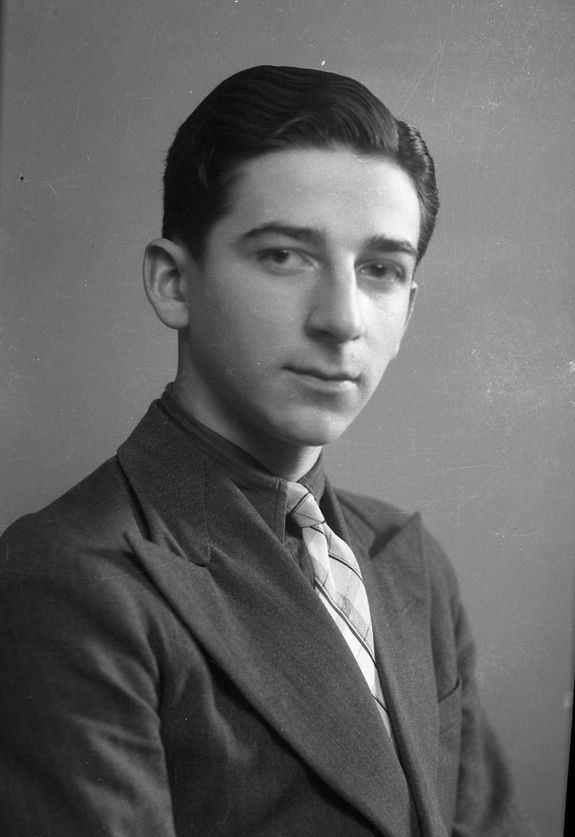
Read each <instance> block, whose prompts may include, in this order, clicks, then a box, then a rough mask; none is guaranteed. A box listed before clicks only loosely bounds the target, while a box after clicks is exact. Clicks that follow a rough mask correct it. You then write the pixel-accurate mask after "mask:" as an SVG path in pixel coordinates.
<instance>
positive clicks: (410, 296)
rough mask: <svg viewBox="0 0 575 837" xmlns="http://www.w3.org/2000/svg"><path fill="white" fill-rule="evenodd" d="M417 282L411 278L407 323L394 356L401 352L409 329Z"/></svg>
mask: <svg viewBox="0 0 575 837" xmlns="http://www.w3.org/2000/svg"><path fill="white" fill-rule="evenodd" d="M417 288H418V285H417V283H416V282H415V281H414V280H413V279H412V280H411V288H410V289H409V303H408V307H407V314H406V315H405V325H404V326H403V331H402V332H401V337H400V338H399V340H398V341H397V345H396V347H395V352H394V355H393V356H394V357H397V353H398V352H399V347H400V346H401V341H402V340H403V335H404V334H405V332H406V331H407V326H408V325H409V321H410V320H411V315H412V314H413V308H414V305H415V297H416V296H417Z"/></svg>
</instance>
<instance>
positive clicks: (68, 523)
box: [0, 457, 144, 584]
mask: <svg viewBox="0 0 575 837" xmlns="http://www.w3.org/2000/svg"><path fill="white" fill-rule="evenodd" d="M143 526H144V524H143V522H142V519H141V515H140V513H139V511H138V506H137V501H136V500H135V499H134V498H133V496H132V493H131V489H130V486H129V484H128V483H127V481H126V479H125V477H124V475H123V473H122V470H121V468H120V466H119V465H118V462H117V460H116V458H115V457H113V458H112V459H109V460H108V461H107V462H105V463H104V464H103V465H101V466H100V467H99V468H98V469H97V470H96V471H94V472H93V473H92V474H90V475H89V476H88V477H86V478H85V479H84V480H82V481H81V482H80V483H78V484H77V485H76V486H74V487H73V488H71V489H70V490H69V491H67V492H66V493H65V494H63V495H62V496H61V497H59V498H58V499H57V500H55V501H54V502H52V503H50V505H48V506H46V507H45V508H44V509H41V510H40V511H38V512H34V513H32V514H28V515H25V516H24V517H21V518H20V519H19V520H17V521H15V522H14V523H13V524H12V525H11V526H9V527H8V529H7V530H6V532H5V533H4V535H3V536H2V537H1V538H0V574H1V576H2V578H3V583H4V584H9V583H14V584H20V583H21V582H22V580H23V579H24V578H25V579H26V580H27V583H28V584H29V583H31V582H32V580H33V579H40V578H43V579H44V580H45V581H46V582H48V581H49V580H50V579H51V580H52V581H55V580H59V582H62V580H63V579H64V577H67V578H71V577H72V578H73V577H76V578H78V579H79V578H80V577H84V578H85V577H86V576H88V577H89V576H90V573H91V572H94V573H95V574H96V573H97V572H100V571H101V570H97V569H96V568H102V570H103V568H104V567H106V566H107V567H108V569H109V568H110V564H113V565H114V566H116V567H117V566H119V565H125V567H126V569H128V571H129V563H130V562H129V561H127V560H126V558H127V555H126V553H127V552H128V551H129V547H128V544H127V542H126V538H125V533H126V532H127V531H128V532H130V531H132V532H135V531H140V532H142V527H143Z"/></svg>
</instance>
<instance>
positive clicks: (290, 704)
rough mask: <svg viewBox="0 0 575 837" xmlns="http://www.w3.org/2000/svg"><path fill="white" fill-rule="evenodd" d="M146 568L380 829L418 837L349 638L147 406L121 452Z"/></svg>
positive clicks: (250, 513)
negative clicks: (140, 525) (142, 529)
mask: <svg viewBox="0 0 575 837" xmlns="http://www.w3.org/2000/svg"><path fill="white" fill-rule="evenodd" d="M118 455H119V460H120V462H121V464H122V467H123V469H124V471H125V473H126V475H127V477H128V480H129V482H130V484H131V486H132V489H133V490H134V492H135V494H136V496H137V498H138V501H139V504H140V506H141V508H142V509H143V511H144V516H145V521H146V526H147V527H148V529H149V536H146V537H143V536H142V535H141V534H139V533H138V534H136V533H131V534H130V535H129V538H130V542H131V545H132V548H133V549H134V551H135V553H136V554H137V556H138V557H139V559H140V561H141V563H142V564H143V565H144V566H145V569H146V571H147V572H148V574H149V575H150V576H151V578H152V579H153V580H154V582H155V584H156V585H157V587H158V588H159V589H160V590H161V591H162V593H163V594H164V596H165V597H166V599H167V600H168V601H169V602H170V604H171V606H172V607H173V609H174V610H175V611H176V612H177V613H178V614H179V617H180V619H181V620H182V622H184V623H185V624H186V625H187V626H188V628H189V630H190V632H191V633H192V634H193V636H194V638H195V639H196V641H197V642H198V644H199V645H200V646H202V647H203V648H204V649H205V651H206V653H207V654H208V655H209V656H210V657H211V658H212V659H213V660H214V661H215V662H216V663H217V665H218V666H220V667H221V668H222V669H223V670H225V671H226V673H227V674H228V676H229V677H230V678H231V679H232V680H233V681H234V682H235V684H236V685H237V687H238V688H239V689H241V691H242V692H243V693H244V695H245V696H246V698H247V699H248V700H249V701H250V702H251V703H252V705H253V706H254V708H255V709H256V710H257V711H258V712H259V713H260V714H261V716H262V717H263V718H264V719H265V720H266V721H267V722H268V723H269V724H270V725H272V726H273V727H274V728H275V729H276V731H277V732H278V733H279V734H280V735H281V736H282V737H283V738H284V739H285V740H286V741H287V742H289V744H290V745H291V746H292V747H293V749H294V750H295V751H296V752H297V753H299V755H300V756H301V758H302V759H304V760H305V761H306V762H307V764H308V765H309V766H310V767H311V768H312V769H314V770H315V771H316V772H317V774H318V775H320V776H321V777H322V778H323V779H324V781H326V782H327V783H328V784H329V785H331V786H332V787H333V788H334V789H335V790H336V791H337V792H338V793H339V794H340V795H341V796H342V798H344V799H346V800H347V801H348V802H349V803H350V804H352V805H354V806H355V807H356V808H357V809H358V810H359V811H361V812H362V814H363V815H364V816H365V817H367V818H368V819H369V820H371V822H372V823H373V824H374V825H375V826H376V827H378V828H379V829H380V830H381V832H382V833H383V834H389V835H397V834H411V833H414V831H413V829H414V826H413V809H412V807H411V802H410V797H409V792H408V789H407V784H406V779H405V776H404V774H403V771H402V770H401V767H400V765H399V762H398V760H397V757H396V755H395V753H394V752H393V748H392V746H391V743H390V742H389V741H388V740H387V739H386V737H385V733H383V732H382V726H381V720H380V718H379V715H378V712H377V709H376V708H375V706H374V703H373V700H372V698H371V696H370V695H369V693H368V691H367V689H366V688H365V684H364V683H363V680H362V677H361V674H360V673H359V670H358V668H357V666H356V664H355V661H354V660H353V658H352V656H351V654H350V652H349V650H348V648H347V645H346V644H345V641H344V640H343V638H342V637H341V635H340V634H339V631H337V629H336V628H335V626H334V625H333V622H332V620H331V619H330V617H329V615H328V614H327V612H326V611H325V609H324V608H323V607H322V605H321V603H320V602H319V600H318V599H317V597H316V595H315V593H314V591H313V590H312V588H311V586H310V585H309V584H308V582H307V581H306V580H305V578H304V576H303V574H302V573H301V572H299V570H298V569H297V567H295V565H293V563H292V561H291V559H290V558H289V556H288V555H287V553H286V552H285V550H284V549H283V547H282V545H281V544H280V542H279V540H278V539H277V538H276V536H275V535H274V533H273V532H272V531H271V530H270V529H269V528H268V526H267V525H266V524H265V523H264V522H263V521H262V519H261V517H260V516H259V515H258V513H257V512H256V511H255V509H253V507H252V506H251V504H250V503H249V502H248V501H247V500H246V499H245V497H244V496H243V495H242V494H241V492H240V491H239V490H238V489H237V488H236V487H235V485H234V484H233V482H232V481H231V480H230V479H228V478H227V476H226V475H225V473H223V472H222V470H221V469H220V468H219V467H218V466H217V465H216V464H214V463H213V461H211V460H210V459H208V458H206V457H204V456H203V455H202V454H201V453H200V452H199V451H198V450H197V449H196V447H195V446H194V445H193V444H192V443H191V442H190V440H189V437H188V436H187V435H186V434H185V433H184V432H183V431H180V430H179V428H177V427H176V426H175V425H173V423H172V422H170V421H168V420H167V418H165V417H164V416H163V414H162V413H161V412H160V411H159V410H158V408H157V407H156V408H155V411H154V407H152V410H151V412H150V413H149V414H148V416H147V417H146V418H145V419H144V420H143V422H142V423H141V424H140V426H139V427H138V428H137V429H136V431H135V432H134V434H133V435H132V436H131V437H130V439H129V440H128V442H126V443H125V444H124V445H123V446H122V448H121V449H120V451H119V454H118Z"/></svg>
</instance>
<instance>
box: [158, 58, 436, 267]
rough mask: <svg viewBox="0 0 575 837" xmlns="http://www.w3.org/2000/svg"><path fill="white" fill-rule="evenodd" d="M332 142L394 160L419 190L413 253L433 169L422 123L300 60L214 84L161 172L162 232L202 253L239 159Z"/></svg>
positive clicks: (431, 191) (431, 193)
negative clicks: (410, 122)
mask: <svg viewBox="0 0 575 837" xmlns="http://www.w3.org/2000/svg"><path fill="white" fill-rule="evenodd" d="M339 145H343V146H346V147H349V148H351V149H353V150H355V151H358V152H361V153H365V154H368V155H374V156H382V157H385V158H387V159H389V160H393V161H395V162H396V164H397V165H399V166H400V167H401V168H402V169H403V170H404V171H405V172H407V174H408V175H409V176H410V177H411V179H412V181H413V184H414V186H415V188H416V190H417V194H418V197H419V205H420V209H421V229H420V235H419V242H418V260H419V259H421V257H422V256H423V254H424V253H425V250H426V249H427V245H428V243H429V239H430V238H431V234H432V232H433V228H434V226H435V219H436V216H437V210H438V209H439V199H438V195H437V186H436V183H435V167H434V165H433V160H432V158H431V156H430V154H429V152H428V150H427V146H426V144H425V142H424V140H423V139H422V137H421V135H420V133H419V131H418V130H417V129H416V128H413V127H412V126H411V125H408V124H407V123H406V122H402V121H401V120H398V119H396V118H395V117H394V116H393V115H392V114H391V113H390V111H389V110H388V109H387V108H386V106H385V105H384V104H383V102H381V101H380V100H379V99H378V98H377V97H376V96H374V95H373V93H371V92H370V91H369V90H368V89H367V87H364V85H363V84H360V83H359V82H358V81H355V80H354V79H351V78H347V77H346V76H340V75H337V74H336V73H328V72H324V71H322V70H310V69H303V68H299V67H273V66H260V67H251V68H250V69H247V70H242V71H241V72H239V73H235V75H233V76H230V77H229V78H227V79H225V80H224V81H222V82H221V84H219V85H218V86H217V87H216V88H215V89H214V90H213V91H212V92H211V93H210V94H209V95H208V96H206V98H205V99H204V100H203V101H202V102H201V103H200V104H199V105H198V107H197V108H196V109H195V110H194V111H193V112H192V113H191V115H190V116H189V117H188V118H187V119H186V121H185V122H184V123H183V124H182V125H181V126H180V128H179V129H178V132H177V133H176V136H175V138H174V141H173V143H172V145H171V147H170V150H169V151H168V156H167V160H166V168H165V173H164V220H163V227H162V235H163V236H164V237H166V238H172V239H174V238H176V239H179V240H181V241H182V242H183V243H184V244H186V246H187V247H188V248H189V250H190V252H191V253H192V255H194V257H196V258H198V259H201V257H202V256H203V254H204V247H205V242H206V238H207V235H208V233H209V231H210V229H211V227H212V226H213V224H215V223H216V221H218V220H220V219H221V218H223V217H224V216H225V214H226V212H227V211H229V210H230V209H231V188H232V186H233V184H234V183H235V182H236V180H237V178H238V169H239V167H240V166H241V165H242V164H244V163H246V162H248V161H249V160H252V159H255V158H257V157H260V156H262V155H264V154H269V153H273V152H276V151H282V150H286V149H291V148H333V147H337V146H339Z"/></svg>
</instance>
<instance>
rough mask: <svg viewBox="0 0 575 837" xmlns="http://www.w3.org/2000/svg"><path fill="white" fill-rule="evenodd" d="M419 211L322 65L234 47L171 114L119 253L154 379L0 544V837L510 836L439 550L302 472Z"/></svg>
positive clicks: (395, 301) (347, 418)
mask: <svg viewBox="0 0 575 837" xmlns="http://www.w3.org/2000/svg"><path fill="white" fill-rule="evenodd" d="M437 208H438V200H437V191H436V186H435V176H434V167H433V162H432V160H431V157H430V156H429V154H428V151H427V148H426V146H425V143H424V142H423V140H422V139H421V137H420V135H419V134H418V132H417V131H416V130H415V129H413V128H411V127H409V126H408V125H406V124H405V123H403V122H399V121H397V120H396V119H395V118H394V117H393V116H392V115H391V114H390V113H389V111H388V110H387V109H386V108H385V106H384V105H383V104H382V103H381V102H380V101H379V100H377V99H376V98H375V97H374V96H373V95H372V94H371V93H370V92H369V91H368V90H366V89H365V88H364V87H363V86H362V85H360V84H358V83H357V82H355V81H353V80H351V79H347V78H343V77H340V76H336V75H333V74H330V73H324V72H318V71H314V70H303V69H295V68H285V67H284V68H280V67H256V68H253V69H250V70H246V71H243V72H241V73H238V74H236V75H235V76H232V77H231V78H230V79H228V80H226V81H224V82H223V83H222V84H221V85H220V86H219V87H218V88H216V90H215V91H213V92H212V93H211V94H210V95H209V96H208V97H207V99H206V100H205V101H204V102H202V103H201V104H200V106H199V107H198V108H197V110H196V111H195V112H194V113H193V114H192V115H191V116H190V117H189V118H188V120H187V121H186V122H185V123H184V124H183V125H182V127H181V128H180V130H179V132H178V134H177V136H176V138H175V141H174V143H173V145H172V148H171V149H170V152H169V155H168V160H167V165H166V173H165V213H164V229H163V237H162V238H160V239H157V240H156V241H153V242H152V243H151V244H150V245H149V247H148V249H147V252H146V256H145V263H144V279H145V287H146V293H147V295H148V298H149V299H150V302H151V304H152V305H153V307H154V309H155V311H156V313H157V314H158V316H159V318H160V319H161V321H162V322H163V323H164V324H165V325H167V326H168V327H170V328H172V329H176V330H177V332H178V372H177V377H176V380H175V382H174V383H173V384H172V385H170V386H169V387H168V389H167V391H166V393H165V394H164V396H163V397H162V399H161V400H159V401H157V402H155V403H154V404H153V405H152V406H151V408H150V410H149V412H148V414H147V415H146V417H145V418H144V419H143V420H142V422H141V423H140V424H139V426H138V427H137V428H136V429H135V431H134V432H133V433H132V435H131V436H130V438H129V439H128V440H127V441H126V442H125V443H124V444H123V445H122V446H121V447H120V449H119V451H118V454H117V456H116V457H114V458H113V459H111V460H110V461H108V462H107V463H105V464H104V465H103V466H102V467H101V468H100V469H98V470H97V471H96V472H95V473H94V474H92V475H91V476H89V477H88V478H87V479H86V480H84V481H83V482H82V483H80V485H78V486H76V487H75V488H73V489H72V490H71V491H70V492H69V493H67V494H66V495H65V496H64V497H62V498H60V499H59V500H57V501H56V502H55V503H53V504H52V505H51V506H49V507H48V508H47V509H45V510H43V511H41V512H39V513H38V514H35V515H31V516H28V517H26V518H24V519H22V520H21V521H19V522H17V523H16V524H15V525H14V526H13V527H11V528H10V529H9V530H8V532H7V533H6V534H5V536H4V539H3V541H2V551H1V552H0V555H1V556H2V579H1V584H0V587H1V590H2V592H1V596H2V605H1V608H0V613H1V614H2V622H3V625H2V636H3V640H2V660H1V665H2V682H3V686H2V702H1V711H0V736H1V740H0V748H1V754H2V755H1V774H0V798H1V799H2V802H1V806H2V812H3V813H2V816H1V821H0V832H1V833H2V834H6V835H18V837H25V836H26V835H44V834H46V835H47V834H57V835H59V837H64V836H65V835H70V836H71V837H72V835H73V837H77V835H97V834H110V835H134V837H136V835H137V837H142V836H143V835H150V837H159V835H161V836H162V837H169V835H178V837H183V835H202V837H203V835H208V834H213V835H222V837H223V835H246V836H247V835H254V836H255V835H257V837H264V836H267V837H272V835H273V837H278V835H279V837H283V836H284V835H286V836H287V835H310V836H311V835H313V837H317V836H318V835H325V837H337V835H341V837H356V836H357V837H359V835H368V834H371V835H388V836H389V837H390V836H391V835H394V837H405V835H429V837H439V836H440V835H447V834H457V835H525V834H527V833H529V829H528V827H527V826H526V825H525V823H524V821H523V820H522V819H521V816H520V814H519V812H518V810H517V808H516V806H515V804H514V802H513V799H512V792H511V785H510V779H509V775H508V771H507V768H506V766H505V763H504V760H503V758H502V756H501V753H500V751H499V748H498V745H497V742H496V740H495V739H494V737H493V734H492V732H491V731H490V728H489V727H488V725H487V724H486V722H485V720H484V717H483V714H482V712H481V709H480V706H479V703H478V698H477V693H476V688H475V685H474V680H473V667H474V650H473V643H472V640H471V637H470V633H469V629H468V627H467V623H466V620H465V616H464V613H463V610H462V608H461V604H460V601H459V598H458V592H457V585H456V581H455V578H454V575H453V571H452V569H451V567H450V565H449V563H448V561H447V559H446V558H445V557H444V555H443V553H442V551H441V549H440V547H439V546H438V545H437V543H436V542H435V541H433V540H432V538H431V537H430V536H429V535H428V534H427V532H426V531H425V529H424V528H423V527H422V524H421V522H420V518H419V516H418V515H415V516H413V517H409V516H407V515H405V514H404V513H402V512H400V511H398V510H396V509H394V508H392V507H390V506H387V505H384V504H382V503H379V502H377V501H375V500H371V499H367V498H363V497H357V496H354V495H352V494H349V493H347V492H342V491H337V492H336V491H335V490H334V489H333V488H332V487H331V485H330V484H329V482H328V481H327V479H326V478H325V476H324V473H323V469H322V461H321V450H322V447H323V446H324V445H325V444H327V443H329V442H331V441H333V440H334V439H336V438H337V437H338V436H339V435H340V434H341V433H342V432H343V431H344V430H345V429H346V428H347V427H348V426H349V424H350V423H351V422H352V421H353V419H354V418H355V416H356V415H357V414H358V413H359V412H360V411H361V409H362V408H363V406H364V405H365V404H366V403H367V401H368V400H369V398H370V396H371V395H372V394H373V392H374V390H375V388H376V387H377V385H378V383H379V381H380V379H381V376H382V375H383V373H384V371H385V369H386V366H387V364H388V363H389V362H390V361H391V360H392V358H393V357H394V356H395V355H396V353H397V351H398V349H399V346H400V343H401V339H402V337H403V334H404V332H405V329H406V327H407V323H408V321H409V317H410V314H411V311H412V308H413V302H414V298H415V293H416V287H417V286H416V284H415V278H414V277H415V271H416V267H417V263H418V261H419V260H420V259H421V257H422V256H423V254H424V252H425V249H426V247H427V243H428V241H429V238H430V236H431V233H432V231H433V226H434V223H435V216H436V213H437Z"/></svg>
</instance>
